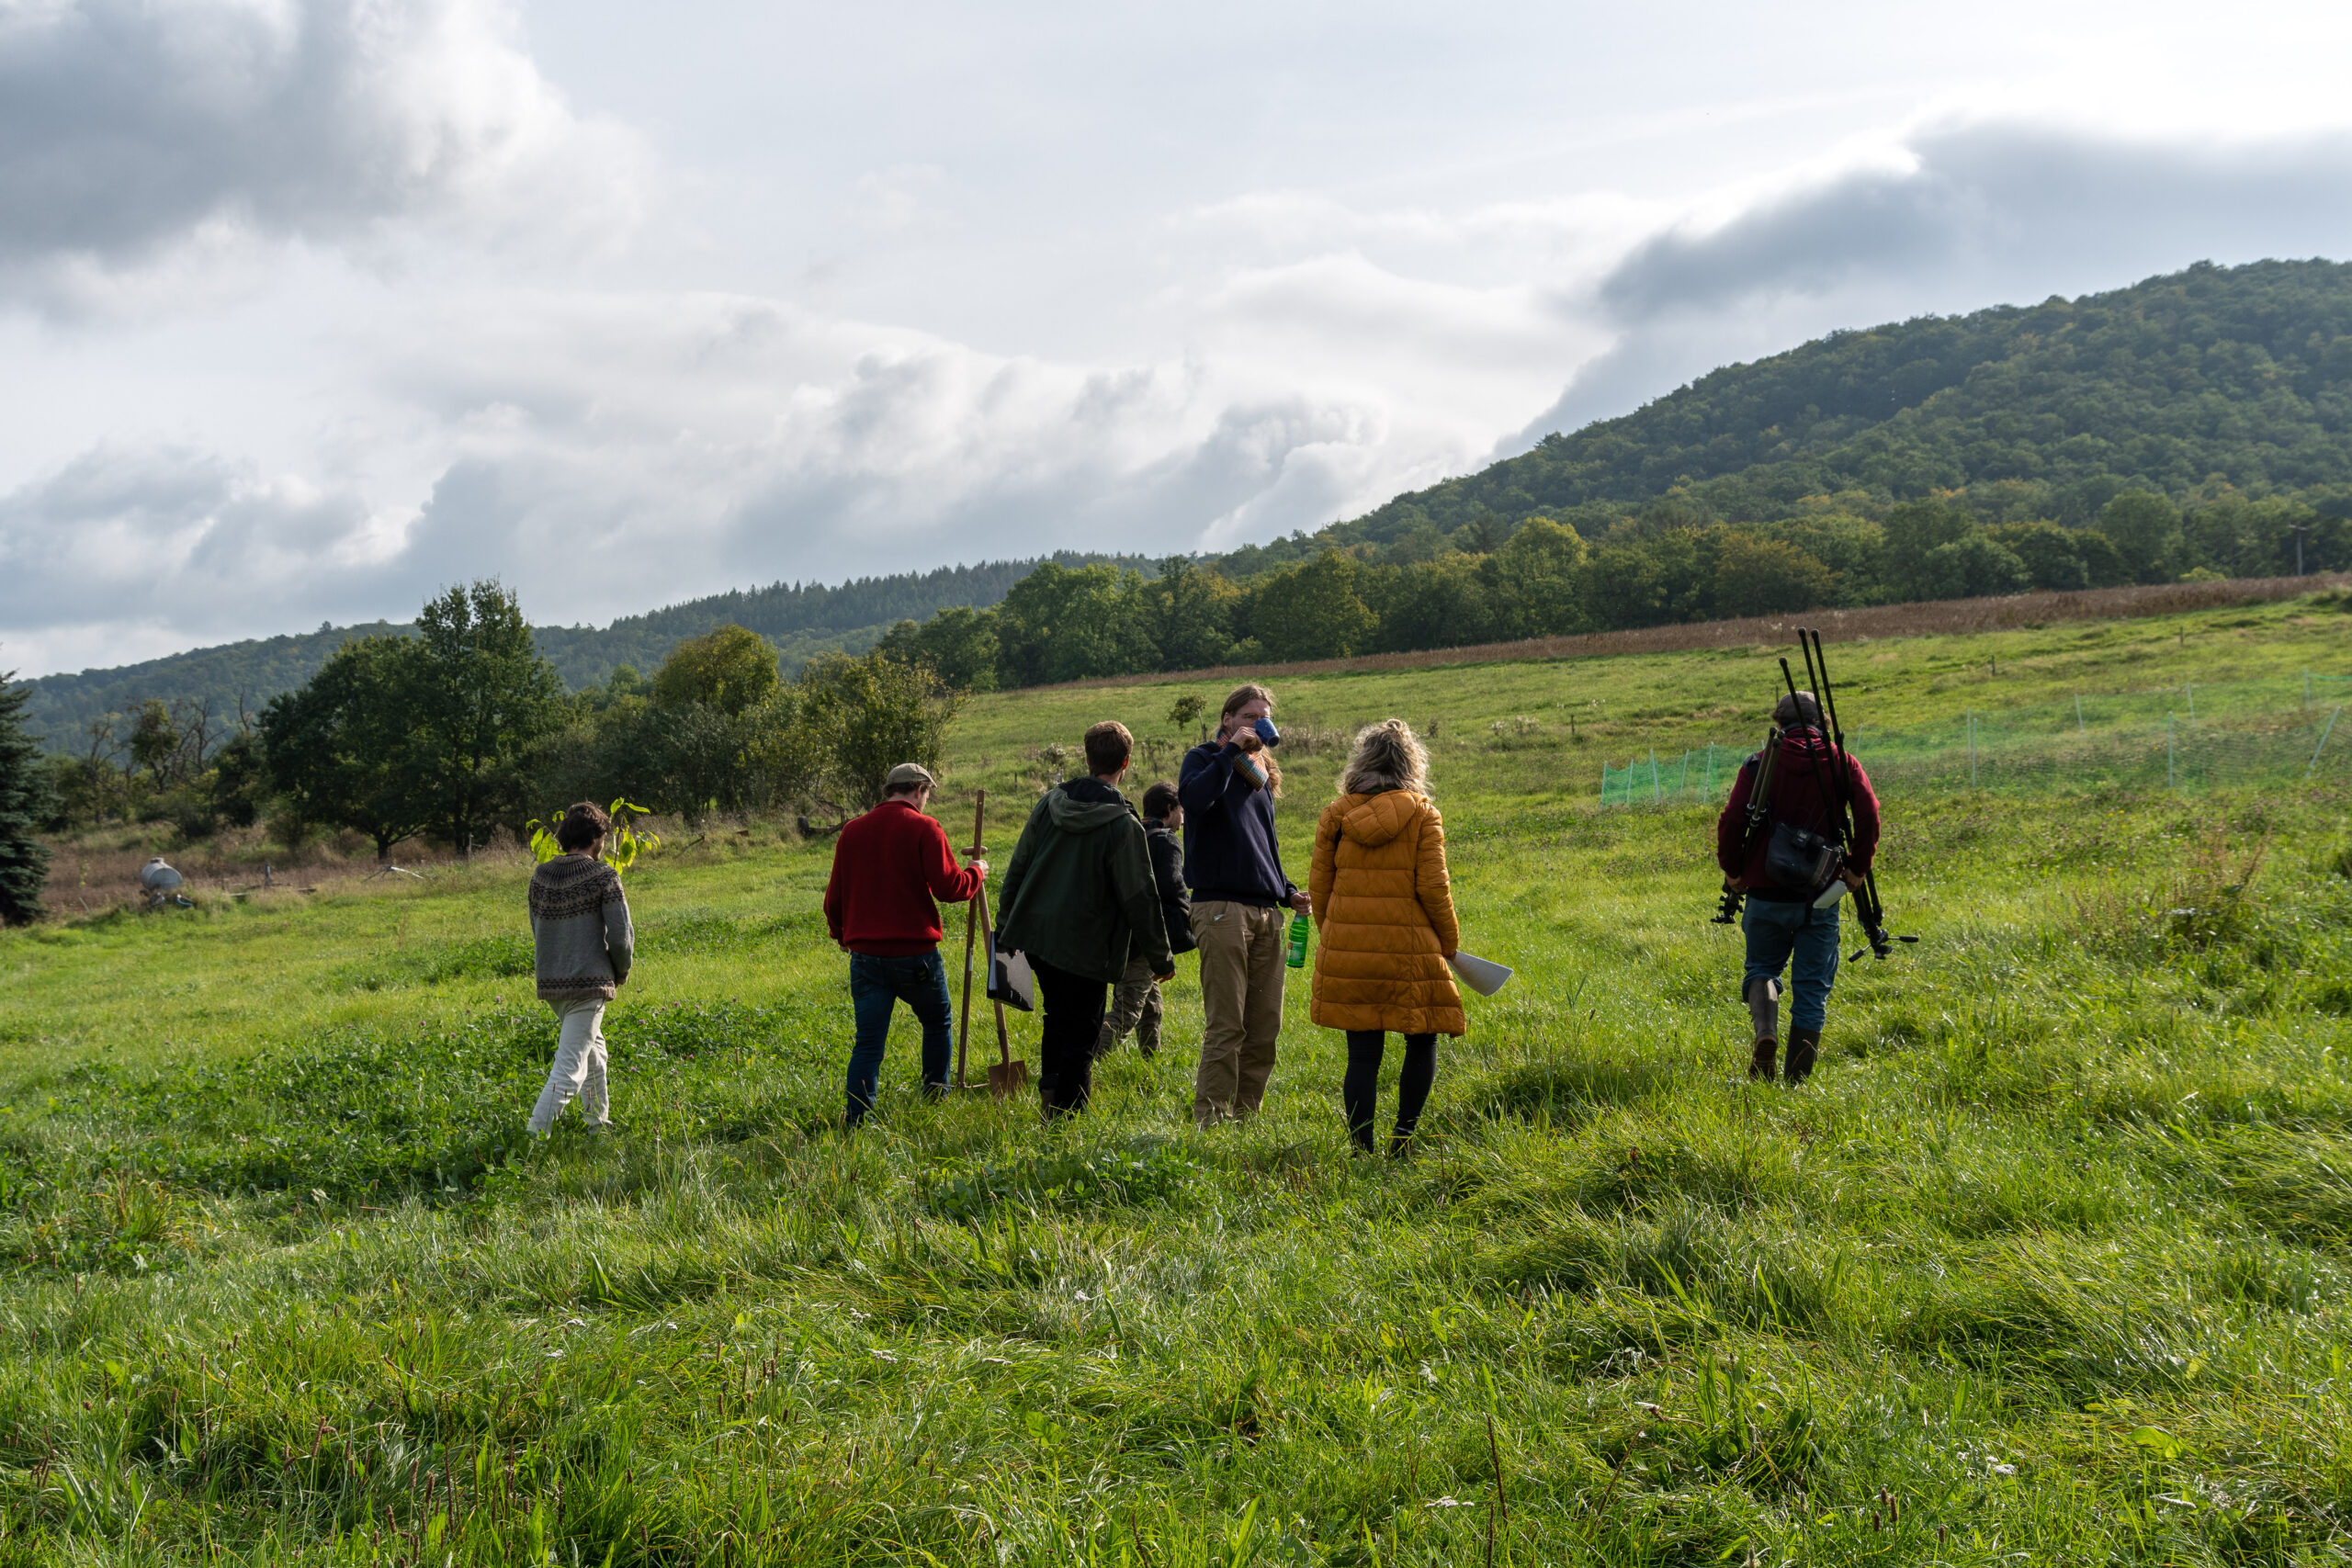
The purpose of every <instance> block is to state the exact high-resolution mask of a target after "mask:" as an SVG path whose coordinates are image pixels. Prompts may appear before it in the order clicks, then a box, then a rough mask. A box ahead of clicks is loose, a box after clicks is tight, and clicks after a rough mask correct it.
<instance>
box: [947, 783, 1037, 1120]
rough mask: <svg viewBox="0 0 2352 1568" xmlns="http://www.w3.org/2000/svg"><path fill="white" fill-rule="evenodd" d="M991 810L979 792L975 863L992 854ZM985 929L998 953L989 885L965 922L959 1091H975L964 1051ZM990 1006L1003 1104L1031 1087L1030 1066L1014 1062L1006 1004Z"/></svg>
mask: <svg viewBox="0 0 2352 1568" xmlns="http://www.w3.org/2000/svg"><path fill="white" fill-rule="evenodd" d="M988 810H989V792H988V791H986V790H982V791H980V792H979V799H978V801H977V802H976V803H974V805H973V807H972V848H971V854H972V856H973V858H975V859H977V858H978V857H979V856H981V855H984V854H986V853H988V845H987V843H986V838H987V834H986V831H985V828H986V824H987V821H988ZM983 925H986V926H987V927H988V928H989V931H990V933H991V935H990V936H989V952H990V953H994V952H995V951H996V939H995V936H994V935H993V932H994V931H995V930H996V926H995V923H994V922H993V921H991V920H989V892H988V886H987V885H986V884H982V885H981V886H980V888H979V890H978V892H976V893H974V894H973V895H972V901H971V907H970V908H969V909H968V910H967V912H966V914H965V918H964V1018H963V1022H962V1025H961V1026H960V1027H959V1028H958V1029H957V1030H956V1088H957V1089H970V1088H972V1087H973V1086H972V1084H971V1083H970V1082H969V1081H968V1080H967V1079H966V1077H964V1062H965V1055H964V1048H965V1046H966V1045H967V1043H969V1042H970V1040H971V1037H972V950H973V948H974V947H975V946H976V945H977V944H978V941H979V934H980V928H981V927H982V926H983ZM989 1005H990V1006H991V1007H993V1008H995V1009H996V1054H997V1060H996V1061H995V1062H994V1063H992V1064H991V1065H990V1066H989V1092H990V1093H992V1094H994V1095H995V1096H996V1097H997V1098H998V1099H999V1100H1002V1099H1003V1098H1005V1097H1006V1096H1007V1095H1012V1094H1019V1093H1020V1092H1021V1091H1022V1090H1023V1089H1026V1088H1027V1087H1028V1086H1029V1064H1028V1063H1027V1062H1016V1061H1014V1060H1013V1059H1012V1035H1011V1034H1010V1033H1008V1032H1006V1030H1005V1027H1004V1004H1003V1003H1002V1002H1001V1001H998V1000H996V998H993V997H991V998H989Z"/></svg>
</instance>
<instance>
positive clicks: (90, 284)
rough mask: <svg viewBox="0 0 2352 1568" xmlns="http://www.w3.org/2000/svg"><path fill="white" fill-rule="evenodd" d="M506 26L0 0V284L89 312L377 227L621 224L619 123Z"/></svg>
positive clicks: (631, 194)
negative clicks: (560, 80) (591, 110)
mask: <svg viewBox="0 0 2352 1568" xmlns="http://www.w3.org/2000/svg"><path fill="white" fill-rule="evenodd" d="M514 34H515V28H514V22H513V18H512V17H511V16H510V15H509V13H508V12H507V11H506V9H505V8H504V7H503V6H500V5H497V4H495V3H493V0H415V3H410V4H403V3H400V0H181V3H177V4H150V3H147V0H46V3H42V0H16V3H14V4H7V5H0V285H4V286H5V287H6V288H8V289H9V290H10V291H11V292H14V293H17V294H18V295H19V296H20V297H22V296H29V297H31V298H33V299H37V300H39V301H40V302H41V303H43V304H45V305H48V306H50V307H51V308H59V307H64V308H73V307H81V308H89V307H92V306H96V305H105V304H112V303H117V302H118V300H117V295H118V293H119V291H123V290H126V289H127V290H128V291H129V294H130V297H131V298H133V299H136V298H138V297H139V296H140V295H141V288H140V286H141V284H142V283H144V284H147V285H149V286H150V288H149V290H148V291H149V292H150V293H152V292H154V291H155V290H154V288H153V284H154V277H153V274H154V273H155V272H156V271H157V270H158V269H160V270H161V271H162V273H163V275H164V287H165V288H172V287H175V286H180V285H184V283H185V280H186V277H187V275H189V274H191V273H192V274H195V275H197V276H205V275H207V274H209V273H210V272H212V271H215V270H217V269H218V267H219V265H220V264H221V263H223V262H226V261H238V260H244V259H249V258H250V256H251V255H252V254H254V250H255V248H256V247H257V246H261V245H266V243H273V242H277V241H282V240H289V239H291V240H307V241H313V242H327V243H354V242H361V243H364V242H367V241H368V240H370V239H372V238H376V237H379V236H380V235H381V234H382V233H383V232H384V230H383V227H382V226H383V225H384V224H385V223H387V222H388V221H390V220H410V221H419V220H422V221H430V222H442V223H446V222H451V221H456V222H461V223H465V224H469V225H472V226H475V227H477V228H481V229H487V230H492V231H503V232H505V233H507V234H509V235H515V234H524V233H529V234H533V235H536V236H538V237H540V238H542V239H547V238H557V237H560V240H561V241H562V242H563V243H570V244H575V245H576V244H578V243H582V241H583V240H589V239H593V238H594V236H596V235H599V234H608V233H610V232H611V231H613V230H614V229H616V228H618V227H625V226H626V225H627V224H628V222H630V221H631V220H632V219H633V216H634V213H635V209H636V206H637V204H638V201H639V192H638V188H637V186H638V181H639V179H640V177H641V175H642V170H643V160H642V156H641V154H640V153H639V152H638V151H637V148H636V143H635V140H634V138H633V137H632V136H631V135H630V134H629V133H628V132H627V131H625V130H621V129H619V128H617V127H615V126H612V125H609V124H604V123H599V122H592V121H583V120H582V118H579V117H577V116H575V115H574V114H573V113H572V112H571V109H570V108H569V107H567V106H566V105H565V103H564V101H563V98H562V96H560V94H559V93H558V92H557V91H556V90H555V89H554V88H553V87H552V86H551V85H549V84H548V82H547V81H546V80H545V79H544V78H543V77H542V76H541V75H540V74H539V73H538V71H537V68H536V67H535V66H534V65H533V63H532V62H531V60H530V58H529V57H528V56H527V55H526V54H525V53H524V52H523V51H522V50H521V49H520V48H519V47H518V45H517V43H516V41H515V36H514ZM551 228H552V229H553V230H555V231H557V233H556V234H555V235H550V234H548V230H549V229H551Z"/></svg>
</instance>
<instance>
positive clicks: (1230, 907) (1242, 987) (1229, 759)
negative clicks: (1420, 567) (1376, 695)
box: [1176, 682, 1307, 1127]
mask: <svg viewBox="0 0 2352 1568" xmlns="http://www.w3.org/2000/svg"><path fill="white" fill-rule="evenodd" d="M1273 711H1274V696H1273V694H1272V692H1269V691H1267V690H1266V688H1265V687H1263V686H1261V685H1258V684H1256V683H1254V682H1252V683H1250V684H1249V685H1245V686H1237V687H1235V688H1234V690H1233V693H1232V694H1231V695H1229V696H1227V698H1226V699H1225V707H1224V710H1223V711H1222V712H1221V713H1220V714H1219V715H1218V716H1217V730H1216V738H1215V739H1212V740H1209V741H1207V742H1205V743H1204V744H1202V745H1199V746H1195V747H1193V749H1192V750H1190V751H1188V752H1186V753H1185V754H1184V765H1183V769H1182V772H1181V773H1178V774H1177V781H1176V795H1177V798H1178V799H1179V800H1180V801H1181V802H1182V805H1183V807H1184V880H1185V882H1186V883H1187V884H1189V885H1190V886H1191V887H1192V889H1193V942H1194V943H1195V944H1197V945H1198V947H1199V948H1200V951H1201V1008H1202V1011H1203V1012H1204V1014H1205V1015H1206V1017H1205V1019H1204V1027H1203V1029H1202V1032H1201V1066H1200V1071H1199V1073H1198V1074H1197V1075H1196V1076H1195V1077H1194V1078H1193V1121H1194V1122H1198V1123H1199V1124H1200V1125H1202V1126H1204V1127H1207V1126H1212V1125H1214V1124H1216V1122H1228V1121H1241V1120H1245V1119H1247V1118H1248V1117H1250V1116H1251V1115H1253V1114H1255V1113H1256V1111H1257V1110H1258V1107H1259V1105H1260V1104H1261V1102H1262V1101H1263V1100H1265V1098H1266V1080H1267V1078H1269V1077H1272V1074H1273V1070H1274V1040H1275V1037H1276V1036H1277V1035H1278V1034H1280V1033H1281V1032H1282V1027H1283V946H1284V942H1283V925H1284V923H1285V919H1286V911H1287V910H1292V909H1295V910H1298V911H1300V912H1302V913H1303V912H1305V911H1306V908H1307V898H1306V894H1304V893H1302V892H1300V891H1299V890H1298V887H1297V886H1296V885H1295V884H1294V883H1293V882H1292V881H1291V880H1290V878H1289V877H1287V876H1284V875H1283V855H1282V850H1281V847H1280V846H1279V845H1277V844H1276V843H1275V841H1274V797H1275V796H1276V795H1280V794H1281V793H1282V783H1283V779H1282V770H1281V769H1280V768H1278V767H1277V766H1275V764H1274V759H1273V756H1272V752H1270V751H1269V750H1266V741H1265V739H1264V737H1265V736H1266V735H1267V734H1268V733H1269V732H1270V731H1272V728H1273ZM1261 726H1262V728H1261Z"/></svg>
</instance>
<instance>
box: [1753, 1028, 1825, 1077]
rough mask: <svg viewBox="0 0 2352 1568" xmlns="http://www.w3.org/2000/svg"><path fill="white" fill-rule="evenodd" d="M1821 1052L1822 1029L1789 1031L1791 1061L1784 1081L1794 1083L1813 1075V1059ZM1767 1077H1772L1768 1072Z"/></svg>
mask: <svg viewBox="0 0 2352 1568" xmlns="http://www.w3.org/2000/svg"><path fill="white" fill-rule="evenodd" d="M1820 1054H1821V1031H1819V1030H1818V1029H1792V1030H1790V1031H1789V1061H1788V1066H1787V1069H1786V1071H1787V1077H1786V1078H1785V1079H1783V1081H1784V1082H1786V1083H1789V1084H1792V1085H1794V1084H1801V1083H1803V1082H1804V1080H1805V1079H1807V1078H1809V1077H1812V1076H1813V1059H1814V1058H1815V1056H1817V1055H1820ZM1765 1076H1766V1077H1770V1073H1769V1072H1768V1073H1767V1074H1766V1075H1765Z"/></svg>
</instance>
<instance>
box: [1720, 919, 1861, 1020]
mask: <svg viewBox="0 0 2352 1568" xmlns="http://www.w3.org/2000/svg"><path fill="white" fill-rule="evenodd" d="M1740 930H1742V931H1746V932H1747V972H1746V973H1745V974H1743V975H1741V976H1740V977H1739V996H1740V999H1741V1000H1742V1001H1746V1000H1747V987H1749V986H1750V985H1752V984H1754V983H1755V982H1756V981H1758V980H1777V979H1779V978H1780V977H1781V969H1782V968H1784V967H1785V968H1787V969H1788V970H1789V989H1790V990H1791V991H1792V992H1793V993H1794V997H1793V998H1792V1000H1791V1002H1790V1004H1789V1027H1791V1028H1792V1029H1815V1030H1817V1029H1819V1028H1820V1027H1821V1026H1822V1025H1823V1024H1825V1023H1826V1022H1827V1021H1829V987H1831V986H1833V985H1835V984H1836V983H1837V980H1838V908H1837V906H1836V905H1834V904H1833V905H1831V906H1830V907H1829V908H1826V909H1816V908H1814V907H1813V906H1812V905H1810V904H1781V903H1775V902H1773V901H1772V900H1770V899H1766V898H1750V899H1748V900H1747V914H1746V915H1745V916H1744V917H1743V918H1742V919H1741V920H1740ZM1792 958H1793V959H1794V960H1795V961H1796V962H1795V963H1794V964H1791V963H1790V960H1791V959H1792Z"/></svg>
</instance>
